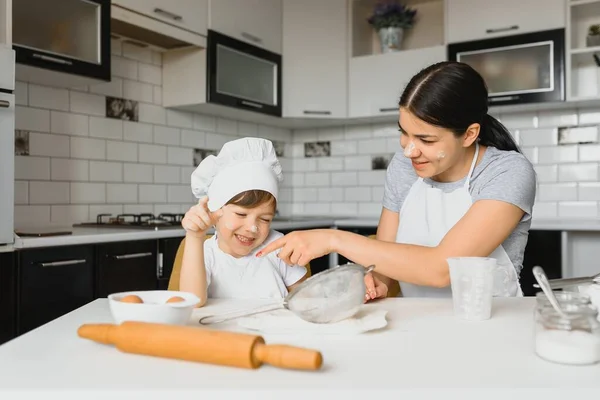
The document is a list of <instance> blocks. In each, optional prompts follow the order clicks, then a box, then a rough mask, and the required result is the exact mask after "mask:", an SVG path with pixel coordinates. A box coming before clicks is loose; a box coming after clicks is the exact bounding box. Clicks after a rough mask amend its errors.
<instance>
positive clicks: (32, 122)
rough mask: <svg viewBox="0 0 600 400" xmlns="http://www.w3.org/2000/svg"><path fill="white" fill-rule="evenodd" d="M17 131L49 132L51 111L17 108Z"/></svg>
mask: <svg viewBox="0 0 600 400" xmlns="http://www.w3.org/2000/svg"><path fill="white" fill-rule="evenodd" d="M15 129H22V130H25V131H36V132H49V131H50V111H48V110H40V109H39V108H29V107H22V106H16V107H15Z"/></svg>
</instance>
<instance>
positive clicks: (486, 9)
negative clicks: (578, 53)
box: [446, 0, 566, 43]
mask: <svg viewBox="0 0 600 400" xmlns="http://www.w3.org/2000/svg"><path fill="white" fill-rule="evenodd" d="M446 15H447V19H446V21H447V30H446V34H447V42H448V43H457V42H466V41H470V40H477V39H486V38H491V37H498V36H508V35H514V34H520V33H526V32H535V31H543V30H549V29H555V28H564V27H565V25H566V6H565V0H527V1H523V0H502V1H498V0H446Z"/></svg>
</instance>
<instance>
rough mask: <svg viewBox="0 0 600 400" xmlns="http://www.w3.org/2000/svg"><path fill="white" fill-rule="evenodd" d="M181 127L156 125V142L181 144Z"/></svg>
mask: <svg viewBox="0 0 600 400" xmlns="http://www.w3.org/2000/svg"><path fill="white" fill-rule="evenodd" d="M180 132H181V131H180V129H178V128H170V127H167V126H160V125H155V126H154V143H158V144H172V145H175V146H177V145H179V142H180V140H179V136H180V134H181V133H180Z"/></svg>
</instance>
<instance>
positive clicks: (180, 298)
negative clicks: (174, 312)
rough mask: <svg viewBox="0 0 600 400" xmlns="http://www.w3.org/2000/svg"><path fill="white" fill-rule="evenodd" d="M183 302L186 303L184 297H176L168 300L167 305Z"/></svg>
mask: <svg viewBox="0 0 600 400" xmlns="http://www.w3.org/2000/svg"><path fill="white" fill-rule="evenodd" d="M182 301H185V299H184V298H183V297H179V296H174V297H171V298H170V299H169V300H167V303H180V302H182Z"/></svg>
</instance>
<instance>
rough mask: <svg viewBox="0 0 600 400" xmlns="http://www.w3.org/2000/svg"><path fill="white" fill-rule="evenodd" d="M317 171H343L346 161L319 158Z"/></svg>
mask: <svg viewBox="0 0 600 400" xmlns="http://www.w3.org/2000/svg"><path fill="white" fill-rule="evenodd" d="M317 169H318V170H319V171H342V170H343V169H344V159H343V158H342V157H319V158H318V159H317Z"/></svg>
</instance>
